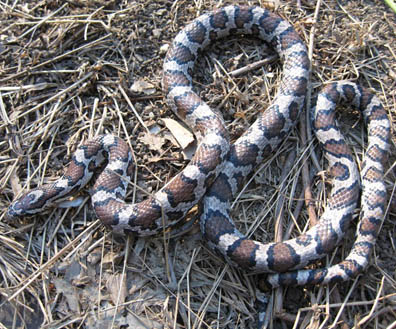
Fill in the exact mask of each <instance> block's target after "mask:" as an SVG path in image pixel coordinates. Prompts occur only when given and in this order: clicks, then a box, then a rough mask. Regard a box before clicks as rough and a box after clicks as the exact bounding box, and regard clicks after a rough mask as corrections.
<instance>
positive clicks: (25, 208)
mask: <svg viewBox="0 0 396 329" xmlns="http://www.w3.org/2000/svg"><path fill="white" fill-rule="evenodd" d="M43 195H44V192H43V191H42V190H38V189H37V190H31V191H29V192H27V193H25V194H23V195H22V196H21V197H19V198H18V199H16V200H14V201H13V202H12V203H11V205H10V206H9V207H8V209H7V213H6V218H7V219H13V218H16V217H22V216H28V215H33V214H36V213H38V212H40V211H42V210H43V208H44V206H45V202H44V201H45V200H43Z"/></svg>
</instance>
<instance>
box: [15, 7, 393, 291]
mask: <svg viewBox="0 0 396 329" xmlns="http://www.w3.org/2000/svg"><path fill="white" fill-rule="evenodd" d="M233 33H240V34H249V35H254V36H256V37H258V38H260V39H263V40H264V41H266V42H268V43H269V44H270V45H271V46H273V47H274V48H275V49H276V50H277V52H278V54H279V57H280V58H281V60H282V62H283V77H282V81H281V83H280V87H279V90H278V93H277V95H276V97H275V99H274V102H273V103H272V105H271V106H270V107H269V108H268V109H267V110H266V111H265V112H263V113H262V114H261V115H259V117H258V118H257V120H256V122H255V123H254V124H253V125H252V126H251V127H250V128H249V129H248V130H247V131H246V132H245V133H244V134H243V135H242V136H241V137H240V138H239V139H238V140H237V141H236V142H235V143H234V144H233V145H232V146H231V149H230V145H229V140H228V133H227V131H226V129H225V125H224V123H223V120H222V119H221V118H220V117H219V116H218V115H217V114H216V113H215V112H213V111H212V110H211V109H210V108H209V106H207V105H206V104H205V103H204V102H203V101H202V100H201V99H200V98H199V96H198V95H197V94H196V93H195V92H194V91H193V89H192V77H191V71H192V70H193V67H194V63H195V60H196V58H197V56H198V54H199V51H201V50H202V49H203V48H205V47H206V46H208V45H209V44H210V43H211V42H212V40H214V39H218V38H221V37H225V36H227V35H230V34H233ZM308 71H309V60H308V55H307V51H306V47H305V45H304V43H303V42H302V41H301V40H300V38H299V37H298V35H297V33H296V32H295V31H294V29H293V28H292V27H291V25H290V24H289V23H288V22H286V21H284V20H283V19H281V18H279V17H278V16H276V15H275V14H273V13H271V12H269V11H267V10H265V9H262V8H258V7H238V6H228V7H225V8H222V9H219V10H215V11H213V12H211V13H209V14H205V15H202V16H200V17H199V18H197V19H195V20H194V21H193V22H192V23H190V24H189V25H187V26H186V27H185V28H184V29H183V30H182V31H181V32H180V33H179V34H178V35H177V36H176V38H175V40H174V41H173V44H172V46H171V47H170V50H169V51H168V54H167V56H166V59H165V63H164V75H163V90H164V92H165V93H166V95H167V99H168V102H169V104H170V106H171V107H172V109H173V110H174V111H175V112H176V114H177V115H178V116H179V117H180V118H181V119H182V120H184V121H185V122H186V123H187V124H188V125H189V126H190V127H191V129H192V130H193V131H194V133H195V134H196V136H197V138H198V140H199V145H198V148H197V151H196V154H195V155H194V157H193V159H192V161H191V162H190V164H189V165H188V166H187V167H186V168H185V169H184V170H183V171H182V172H181V173H179V174H178V175H177V176H175V177H174V178H173V179H172V180H171V181H170V182H169V183H168V184H166V185H165V186H164V187H163V188H162V189H161V190H159V191H158V192H157V193H155V194H154V195H152V196H151V197H149V198H148V199H146V200H145V201H143V202H141V203H138V204H133V205H129V204H126V203H125V202H124V198H125V193H126V187H127V184H126V182H125V180H123V178H122V177H123V176H129V175H130V174H131V171H132V168H133V166H132V164H131V163H132V161H131V160H132V159H131V158H132V157H131V151H130V150H129V148H128V146H127V144H126V143H125V142H124V141H122V140H121V139H119V138H118V137H114V136H111V135H102V136H98V137H95V138H93V139H91V140H89V141H87V142H86V143H84V144H83V145H81V146H80V147H79V148H78V149H77V151H76V153H75V154H74V156H73V158H72V160H71V163H70V165H69V167H68V169H67V171H66V173H65V174H64V176H63V177H62V178H61V179H59V180H58V181H57V182H55V183H53V184H51V185H46V186H43V187H39V188H36V189H34V190H32V191H30V192H27V193H26V194H24V195H23V196H21V197H20V198H18V199H16V200H15V201H14V202H13V203H12V204H11V205H10V207H9V209H8V211H7V216H8V217H9V218H12V217H15V216H22V215H29V214H35V213H38V212H40V211H43V210H44V209H46V208H48V207H50V206H51V205H53V204H54V203H55V202H56V201H57V200H58V199H59V198H62V197H64V196H65V195H67V194H69V193H72V192H74V191H76V190H78V189H80V188H82V187H83V186H84V185H85V184H86V183H87V182H88V181H89V179H90V178H91V176H92V173H93V168H94V167H96V166H98V165H100V163H101V162H102V161H103V160H104V158H105V156H106V155H107V156H108V158H109V163H108V165H107V166H106V168H105V169H104V171H103V173H102V174H101V175H100V176H99V178H98V180H97V181H96V183H95V186H94V188H93V194H92V204H93V207H94V210H95V212H96V214H97V216H98V217H99V218H100V219H101V220H102V221H103V223H104V224H105V225H107V226H110V227H111V228H112V229H113V230H114V231H116V232H118V233H127V232H129V231H135V232H138V233H140V234H152V233H155V232H157V231H158V230H160V229H162V228H163V227H164V225H165V226H171V225H173V224H174V223H175V222H177V220H178V219H180V218H182V217H183V216H184V215H185V214H186V212H187V211H188V210H189V209H190V208H191V207H192V206H193V205H194V204H196V203H197V202H198V201H199V200H200V199H202V197H204V199H203V212H202V216H201V229H202V233H203V235H204V237H205V238H206V239H207V240H208V242H209V245H210V246H211V247H213V248H214V249H216V250H218V251H220V252H221V253H222V254H223V255H224V256H225V257H226V258H227V259H228V260H229V261H230V262H232V263H233V264H238V265H240V266H241V267H242V268H246V269H251V270H254V271H258V272H270V273H278V272H286V271H290V270H293V269H297V268H301V267H303V266H305V265H306V264H307V263H308V262H310V261H311V260H313V259H317V258H319V257H321V256H323V255H325V254H327V253H328V252H329V251H330V250H331V249H332V248H334V246H335V245H336V244H337V243H338V242H339V241H340V240H341V238H342V235H343V233H344V232H345V229H346V227H347V224H348V222H349V221H350V219H351V215H352V212H353V209H354V207H355V205H356V201H357V198H358V193H359V183H358V172H357V169H356V166H355V165H354V163H353V161H352V159H351V155H350V153H348V152H349V151H348V150H347V148H346V146H345V143H344V141H343V139H342V138H341V137H340V136H339V135H338V134H337V131H336V129H335V128H334V127H335V126H334V123H333V121H332V120H333V118H334V114H333V112H332V110H329V111H328V109H330V108H331V109H332V105H334V104H335V103H336V102H337V97H341V98H345V99H346V100H347V101H348V102H351V103H353V104H355V105H356V106H357V107H358V108H359V109H361V110H362V111H363V114H364V116H365V117H366V119H367V120H368V121H369V147H368V151H367V156H366V161H365V166H364V169H363V178H364V180H363V187H364V192H363V193H366V194H363V195H364V196H363V206H362V207H363V217H362V220H361V222H360V226H359V230H358V239H357V242H356V243H355V245H356V247H354V249H353V250H354V251H353V252H352V254H351V257H350V259H347V260H346V263H344V264H341V265H340V266H339V268H337V271H335V272H334V273H336V275H334V274H331V275H330V276H329V272H328V271H327V272H326V274H323V273H324V272H321V274H319V272H315V273H314V274H312V272H309V273H308V272H300V271H298V272H295V273H294V272H290V273H285V274H281V275H280V276H271V277H270V279H269V280H270V282H271V283H272V284H273V285H277V284H279V283H282V284H283V283H285V284H287V283H288V282H292V283H301V284H303V283H312V282H319V281H323V280H324V281H326V282H329V281H331V280H333V279H338V278H339V277H340V273H341V276H342V277H346V276H347V277H349V276H351V273H352V272H351V271H353V273H355V272H356V271H357V270H360V269H361V267H359V266H360V265H361V266H363V267H364V265H365V263H364V262H365V261H366V260H367V258H368V255H369V252H370V248H371V246H372V245H373V243H374V242H375V234H376V230H377V227H378V223H379V222H380V220H381V218H382V217H383V211H384V210H383V208H384V203H385V190H384V186H383V183H382V174H383V171H382V164H381V162H382V161H383V158H384V154H385V153H386V150H387V147H388V134H389V122H388V120H387V117H386V113H385V111H384V110H383V108H382V107H381V105H380V103H379V101H378V100H377V98H375V97H373V96H371V94H369V93H367V92H366V91H363V90H362V89H361V88H359V87H357V86H356V85H354V84H352V83H344V84H336V85H330V86H329V87H328V88H327V89H325V90H324V91H323V94H322V97H319V101H318V106H317V112H316V113H317V119H316V121H315V124H314V126H315V128H316V130H317V131H318V132H319V133H322V132H323V137H322V139H321V143H322V144H323V146H324V148H325V150H326V152H327V157H328V159H329V163H330V171H331V173H332V174H333V175H334V186H333V189H332V193H331V197H330V201H329V204H328V207H327V208H326V211H325V212H324V214H323V216H322V218H321V220H320V223H319V224H318V225H317V226H315V227H313V228H312V229H310V230H309V231H308V232H307V233H305V234H304V235H302V236H300V237H299V238H297V239H293V240H290V241H286V242H283V243H277V244H269V245H263V244H261V243H258V242H255V241H252V240H249V239H247V238H246V237H244V236H243V235H242V234H241V233H240V232H239V231H237V229H236V228H235V226H234V224H233V222H232V220H231V219H230V217H229V215H228V209H229V200H230V199H231V198H232V197H233V196H234V195H235V194H236V192H237V191H238V189H239V188H240V186H241V184H242V182H243V180H244V178H245V177H246V176H247V175H248V174H249V173H250V172H251V171H252V170H253V169H254V167H255V166H256V165H257V164H258V163H260V162H261V161H262V160H263V159H264V158H265V157H266V156H267V155H269V154H270V153H271V152H272V151H273V150H274V148H276V147H277V146H278V145H279V143H280V142H281V141H282V140H283V139H284V138H285V136H286V135H287V134H288V132H289V131H290V129H291V127H293V126H294V125H295V123H296V120H297V117H298V115H299V113H300V111H301V109H302V107H303V104H304V99H305V93H306V87H307V80H308ZM213 182H214V183H213ZM212 183H213V184H212ZM210 186H211V188H210V189H209V191H207V189H208V188H209V187H210ZM365 207H366V208H365ZM358 265H359V266H358ZM348 266H349V267H348ZM355 270H356V271H355ZM344 274H345V275H346V276H343V275H344ZM326 275H327V279H324V277H325V276H326ZM319 277H323V279H318V278H319ZM330 277H331V278H330ZM329 278H330V279H329ZM314 279H316V281H315V280H314Z"/></svg>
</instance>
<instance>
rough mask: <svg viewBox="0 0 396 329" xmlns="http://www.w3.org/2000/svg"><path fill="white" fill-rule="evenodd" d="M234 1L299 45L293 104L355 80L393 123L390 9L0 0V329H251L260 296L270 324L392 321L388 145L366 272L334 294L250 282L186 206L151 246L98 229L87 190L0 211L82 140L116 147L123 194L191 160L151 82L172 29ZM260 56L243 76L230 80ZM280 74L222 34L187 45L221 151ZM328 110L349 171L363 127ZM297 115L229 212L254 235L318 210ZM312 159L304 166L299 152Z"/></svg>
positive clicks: (149, 240) (318, 182) (318, 173)
mask: <svg viewBox="0 0 396 329" xmlns="http://www.w3.org/2000/svg"><path fill="white" fill-rule="evenodd" d="M236 3H238V4H249V5H259V6H262V7H265V8H268V9H269V10H272V11H275V12H276V13H277V14H278V15H280V16H281V17H283V18H284V19H286V20H288V21H289V22H290V23H291V24H292V25H293V26H294V28H295V29H296V30H297V32H298V34H299V35H300V36H301V38H302V39H303V40H304V42H305V43H306V44H307V46H308V49H309V51H310V56H311V58H312V59H311V63H312V76H311V82H310V89H309V92H308V98H307V99H308V104H309V103H310V102H311V95H312V99H313V98H314V94H315V93H316V92H317V90H318V89H319V88H320V87H321V86H322V85H323V84H325V83H328V82H330V81H335V80H350V81H356V82H358V83H360V84H361V85H363V86H364V87H367V88H370V89H371V90H372V91H373V92H375V93H376V95H377V96H378V97H379V98H380V99H381V101H382V102H383V104H384V107H385V109H386V110H387V112H388V113H389V118H390V120H391V122H392V124H393V123H394V122H395V114H396V113H395V111H396V93H395V90H396V54H395V47H394V45H395V44H396V14H395V13H394V12H392V11H391V9H390V8H389V7H387V6H386V5H385V3H383V2H382V1H325V2H322V3H321V2H320V1H301V3H300V2H297V1H290V2H289V1H234V2H232V1H221V2H217V1H213V0H204V1H194V2H192V1H191V2H190V1H166V0H163V1H151V0H146V1H144V0H138V1H101V0H98V1H79V0H71V1H67V2H63V1H56V0H54V1H38V2H33V1H14V2H1V3H0V7H1V12H0V114H1V118H2V120H1V122H0V191H1V192H2V193H1V195H0V209H1V213H0V276H1V287H0V293H1V294H0V303H1V304H0V305H1V310H2V311H1V312H0V323H1V326H2V327H3V328H30V329H31V328H257V325H256V317H257V305H256V295H257V293H258V292H259V291H264V292H265V293H267V294H268V295H269V296H270V297H271V299H270V303H269V307H268V309H267V314H268V321H269V322H268V325H269V327H272V328H289V327H290V328H292V327H294V328H307V327H309V328H327V327H332V328H338V327H341V328H349V327H356V328H357V327H364V328H394V327H396V323H395V319H396V307H395V300H396V299H395V298H396V293H395V289H396V282H395V279H396V278H395V270H396V259H395V252H396V250H395V241H394V236H395V224H394V223H395V213H396V202H394V201H392V200H396V199H392V193H393V190H394V182H395V173H394V169H393V168H394V166H395V164H396V162H395V157H394V144H393V143H394V140H392V145H391V152H390V154H391V155H390V157H389V159H388V161H387V163H386V168H387V172H386V175H385V181H386V185H387V188H388V191H389V200H391V201H390V202H389V207H388V209H387V215H386V217H385V220H384V223H383V225H382V227H381V230H380V232H379V238H378V241H377V245H376V248H375V251H374V254H373V255H371V260H370V266H369V267H368V269H367V270H366V271H365V272H364V273H363V274H362V275H361V276H359V277H358V278H357V279H356V280H352V281H349V282H345V283H340V284H336V285H329V286H309V287H302V288H288V289H286V288H285V289H283V290H281V289H277V290H273V291H271V290H268V289H267V288H266V287H265V285H264V284H263V282H264V281H265V280H264V279H265V277H263V276H258V275H254V274H252V273H248V272H247V271H244V270H239V269H236V268H234V267H232V266H229V265H226V264H225V262H224V260H223V259H222V258H221V257H219V256H217V255H216V254H214V253H213V252H212V251H211V250H210V249H209V248H208V246H207V245H206V244H205V241H203V239H202V238H201V235H200V230H199V224H198V223H197V221H196V218H197V212H198V211H199V210H198V209H196V208H194V209H193V210H192V211H191V213H190V214H189V215H188V216H187V219H186V220H185V221H184V222H183V223H182V225H181V226H179V227H177V228H175V229H173V230H170V231H164V232H163V233H161V234H158V235H155V236H150V237H139V236H132V235H130V236H128V237H127V238H122V237H117V236H114V235H113V234H112V233H111V232H110V231H109V230H108V229H106V228H104V227H103V225H101V224H100V222H99V221H98V220H97V219H96V217H95V214H94V212H93V210H92V208H91V206H90V202H89V193H88V192H89V189H85V190H83V191H82V192H81V193H80V194H79V197H81V198H82V203H81V204H80V206H79V207H73V208H67V209H64V208H56V209H53V210H51V211H49V212H46V213H44V214H40V215H36V216H33V218H22V219H19V220H13V221H8V220H6V219H5V217H4V215H5V211H6V209H7V207H8V205H9V204H10V202H11V201H12V200H13V198H14V197H15V196H16V195H17V194H18V193H20V192H22V191H23V190H27V189H29V188H32V187H35V186H37V185H42V184H45V183H48V182H52V181H54V180H55V179H56V178H58V177H60V175H61V174H62V171H63V168H64V166H65V165H66V164H67V163H68V162H69V161H70V157H71V154H72V153H73V151H74V150H75V149H76V147H77V146H78V145H79V144H80V143H81V142H82V141H85V140H87V139H88V138H89V137H92V136H94V135H96V134H101V133H112V134H116V135H119V136H121V137H123V138H124V139H126V140H127V141H128V142H129V144H130V145H131V146H132V148H133V152H134V157H135V160H136V164H137V167H136V168H137V169H136V171H135V175H134V177H132V181H131V184H130V189H129V194H128V201H129V202H133V201H135V200H136V201H140V200H142V199H144V197H145V196H146V195H147V194H150V193H152V192H154V191H156V190H158V189H159V188H161V186H163V184H164V183H165V182H166V181H168V180H169V179H170V178H171V177H173V176H174V175H175V173H177V172H178V171H179V170H181V168H182V167H183V166H185V164H186V163H187V162H188V158H189V154H190V153H189V152H190V151H191V150H189V149H188V148H187V149H183V150H182V149H181V147H180V145H179V144H178V143H177V141H176V139H177V138H178V136H177V135H178V134H179V133H180V131H181V133H183V134H185V131H184V130H183V129H181V128H180V127H178V128H174V122H175V120H176V121H179V120H178V119H177V117H176V116H175V115H174V114H173V113H172V111H171V110H170V107H169V106H168V105H167V103H166V101H165V98H164V94H163V92H162V90H161V77H162V63H163V60H164V57H165V54H166V50H167V48H168V47H169V45H170V43H171V41H172V40H173V38H174V37H175V35H176V33H177V32H178V31H179V30H180V29H181V28H182V27H184V26H185V25H186V23H187V22H189V21H191V20H193V19H194V18H195V17H197V16H199V15H200V14H203V13H205V12H207V11H210V10H212V9H214V8H216V7H219V6H223V5H226V4H236ZM266 58H270V59H271V60H270V61H264V62H265V63H262V64H261V65H260V66H258V67H257V68H256V69H254V70H250V69H245V70H244V72H243V73H242V74H241V75H238V76H236V75H233V74H230V73H231V72H233V71H234V70H235V69H238V68H246V66H247V65H248V64H250V63H256V62H257V61H259V60H263V59H266ZM281 74H282V65H281V63H280V62H279V60H277V59H276V56H274V52H273V50H272V49H271V48H270V47H268V46H267V45H265V44H263V43H262V42H260V41H258V40H254V39H253V40H252V39H249V38H243V37H237V36H236V37H232V38H228V39H227V40H223V41H220V42H215V43H214V44H213V45H211V46H210V48H209V49H208V50H207V51H205V52H204V53H203V56H202V57H200V59H199V60H198V63H197V65H196V68H195V70H194V86H195V87H196V90H197V91H198V93H199V94H200V96H201V97H202V98H203V99H204V100H205V101H207V102H208V104H209V105H210V106H212V107H213V108H215V109H217V110H221V112H222V113H223V116H224V118H225V120H226V123H227V128H228V129H229V131H230V135H231V139H232V140H233V141H234V140H235V139H237V138H238V137H239V136H240V135H241V134H242V133H243V131H245V130H246V129H247V127H248V126H249V125H250V124H251V123H252V122H253V121H254V119H255V117H256V116H257V113H258V112H260V111H263V110H265V108H267V107H268V105H269V104H270V103H271V101H272V99H273V97H274V95H275V93H276V91H277V89H278V87H279V81H280V77H281ZM307 106H308V105H307ZM340 113H341V114H340V116H339V121H340V122H341V126H342V128H343V130H344V132H346V133H347V138H348V141H349V142H350V144H351V147H352V150H353V153H354V155H356V157H357V161H358V164H359V165H361V159H362V155H363V148H362V145H364V143H365V139H364V138H365V132H364V124H362V123H361V122H360V120H359V115H358V114H357V113H355V112H351V111H349V112H348V111H346V109H344V111H342V110H341V111H340ZM305 118H306V117H305V115H304V114H303V115H302V116H301V120H300V123H299V125H298V126H297V128H296V129H295V130H293V132H292V133H291V134H290V136H288V137H287V138H286V139H285V141H284V142H283V143H282V145H281V146H280V147H279V149H278V151H277V152H276V153H275V154H273V156H272V157H270V158H269V159H267V160H266V161H264V162H263V164H262V165H261V166H259V167H258V168H257V169H256V171H255V173H254V175H253V176H250V177H249V178H250V179H249V180H247V181H246V185H245V188H244V190H243V192H242V193H241V194H240V195H239V196H238V198H237V200H236V202H235V203H234V206H233V210H232V213H233V215H234V219H235V221H236V223H237V225H238V227H239V228H240V229H241V230H242V231H243V232H248V233H249V234H251V235H252V236H253V238H255V239H257V240H260V241H264V242H269V241H273V240H274V239H278V238H275V236H277V237H279V236H280V237H282V236H283V238H285V237H289V236H291V237H294V236H297V235H298V234H300V232H302V231H304V230H306V229H307V228H309V225H310V224H309V219H310V218H311V216H312V213H317V214H320V213H321V212H322V210H323V208H322V207H323V204H324V203H325V200H326V196H327V191H328V189H327V187H328V186H327V184H324V177H325V176H324V175H323V171H324V170H325V168H326V162H325V161H324V160H323V156H322V154H321V151H320V149H319V148H318V147H317V143H316V142H315V141H314V140H312V138H313V137H311V135H310V134H308V136H304V135H305V134H304V131H305V129H306V125H307V121H306V120H305ZM179 122H180V121H179ZM183 136H185V135H183ZM182 139H183V138H182ZM311 142H312V143H311ZM189 148H191V145H190V146H189ZM312 151H314V152H315V154H316V157H317V159H318V163H319V165H320V170H318V168H317V167H316V166H314V165H313V164H312V162H311V160H312V156H311V157H306V156H305V155H306V154H308V153H310V152H312ZM322 170H323V171H322ZM304 171H305V174H304ZM307 172H308V175H306V173H307ZM309 172H311V174H309ZM304 175H305V176H304ZM304 178H305V179H307V178H308V180H309V182H308V186H309V187H310V189H311V190H312V194H313V196H314V198H315V200H317V201H318V202H315V206H316V207H315V208H314V209H312V208H310V209H307V208H306V207H305V203H304V193H303V188H302V186H303V183H302V182H303V179H304ZM91 186H92V185H91ZM392 202H394V203H392ZM356 214H358V212H356ZM356 217H357V216H356ZM296 225H297V227H296ZM275 227H277V231H276V233H275ZM354 227H355V226H354ZM279 230H280V231H279ZM353 239H354V228H351V229H350V231H349V233H348V234H347V236H346V237H345V239H344V240H343V242H342V244H341V245H340V246H339V247H338V248H337V250H336V251H335V252H334V254H331V255H329V256H328V258H326V259H324V260H321V261H319V262H317V263H315V264H314V265H313V266H315V267H318V266H320V265H328V264H331V263H336V262H337V261H339V260H340V259H342V258H344V257H345V255H346V254H347V253H348V250H349V249H348V248H349V247H350V246H351V244H352V242H353Z"/></svg>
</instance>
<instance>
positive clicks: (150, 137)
mask: <svg viewBox="0 0 396 329" xmlns="http://www.w3.org/2000/svg"><path fill="white" fill-rule="evenodd" d="M140 140H141V141H142V142H143V143H144V144H146V145H147V146H148V147H149V149H150V150H153V151H157V152H160V153H161V151H162V146H163V145H164V144H165V138H163V137H160V136H157V135H154V134H151V133H149V132H146V133H145V134H144V135H143V137H142V138H141V139H140Z"/></svg>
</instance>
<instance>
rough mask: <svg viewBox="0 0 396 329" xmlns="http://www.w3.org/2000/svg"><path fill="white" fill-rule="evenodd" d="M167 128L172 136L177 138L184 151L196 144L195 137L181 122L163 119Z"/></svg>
mask: <svg viewBox="0 0 396 329" xmlns="http://www.w3.org/2000/svg"><path fill="white" fill-rule="evenodd" d="M162 121H163V122H164V124H165V127H166V128H168V129H169V131H170V132H171V133H172V135H173V136H174V137H175V139H176V140H177V142H178V143H179V146H180V147H181V148H182V149H183V150H184V149H186V148H187V146H189V145H190V144H191V143H193V142H194V135H193V134H192V133H191V132H190V131H189V130H188V129H187V128H185V127H184V126H182V125H181V124H180V123H179V122H177V121H176V120H173V119H162Z"/></svg>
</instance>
